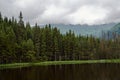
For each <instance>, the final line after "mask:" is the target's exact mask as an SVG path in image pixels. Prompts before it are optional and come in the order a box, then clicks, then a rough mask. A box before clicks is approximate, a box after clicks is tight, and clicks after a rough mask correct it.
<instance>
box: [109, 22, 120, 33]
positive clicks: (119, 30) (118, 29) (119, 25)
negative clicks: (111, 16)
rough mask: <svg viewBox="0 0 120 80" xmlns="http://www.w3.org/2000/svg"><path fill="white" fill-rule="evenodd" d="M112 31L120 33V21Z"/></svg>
mask: <svg viewBox="0 0 120 80" xmlns="http://www.w3.org/2000/svg"><path fill="white" fill-rule="evenodd" d="M110 32H115V33H117V34H120V23H118V24H116V25H115V26H114V27H112V28H111V29H110Z"/></svg>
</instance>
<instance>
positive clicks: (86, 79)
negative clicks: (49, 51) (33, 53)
mask: <svg viewBox="0 0 120 80" xmlns="http://www.w3.org/2000/svg"><path fill="white" fill-rule="evenodd" d="M0 80H120V64H81V65H78V64H77V65H57V66H55V65H52V66H36V67H28V68H18V69H3V70H0Z"/></svg>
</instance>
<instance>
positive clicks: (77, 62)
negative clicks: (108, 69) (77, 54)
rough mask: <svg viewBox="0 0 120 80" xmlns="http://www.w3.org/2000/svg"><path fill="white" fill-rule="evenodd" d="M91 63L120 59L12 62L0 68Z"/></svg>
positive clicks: (111, 61) (119, 60)
mask: <svg viewBox="0 0 120 80" xmlns="http://www.w3.org/2000/svg"><path fill="white" fill-rule="evenodd" d="M92 63H120V59H112V60H79V61H46V62H35V63H33V62H31V63H12V64H0V69H7V68H20V67H29V66H45V65H62V64H92Z"/></svg>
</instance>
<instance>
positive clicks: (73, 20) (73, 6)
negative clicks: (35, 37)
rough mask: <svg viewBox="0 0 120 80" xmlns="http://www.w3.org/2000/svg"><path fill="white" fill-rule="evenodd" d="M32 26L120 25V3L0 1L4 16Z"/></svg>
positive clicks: (96, 0)
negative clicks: (62, 24)
mask: <svg viewBox="0 0 120 80" xmlns="http://www.w3.org/2000/svg"><path fill="white" fill-rule="evenodd" d="M20 11H22V12H23V17H24V20H25V21H26V22H27V21H29V22H30V23H31V24H34V23H36V22H37V23H38V24H47V23H54V24H59V23H64V24H101V23H110V22H120V16H119V14H120V1H119V0H0V12H1V13H2V15H3V16H8V17H12V16H14V17H15V18H18V15H19V12H20Z"/></svg>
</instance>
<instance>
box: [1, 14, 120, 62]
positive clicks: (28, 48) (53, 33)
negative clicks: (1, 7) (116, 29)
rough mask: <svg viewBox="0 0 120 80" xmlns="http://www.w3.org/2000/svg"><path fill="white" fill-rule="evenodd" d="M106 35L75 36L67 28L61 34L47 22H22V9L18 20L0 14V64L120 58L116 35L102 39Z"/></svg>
mask: <svg viewBox="0 0 120 80" xmlns="http://www.w3.org/2000/svg"><path fill="white" fill-rule="evenodd" d="M106 35H107V34H104V33H103V36H102V39H98V38H95V37H93V36H81V35H78V36H76V35H75V34H74V32H72V31H71V30H69V31H68V32H66V34H61V33H60V30H59V29H57V28H56V27H54V28H53V27H51V25H50V24H49V25H46V26H45V27H43V28H40V26H38V25H37V23H36V24H35V26H34V27H31V25H30V23H29V22H28V23H26V24H25V23H24V21H23V16H22V12H20V15H19V21H17V20H16V19H15V18H14V17H12V18H8V17H4V18H3V16H2V14H1V13H0V63H1V64H3V63H13V62H31V61H56V60H83V59H117V58H120V37H116V38H114V39H107V40H106V39H105V36H106ZM108 36H109V35H108Z"/></svg>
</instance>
